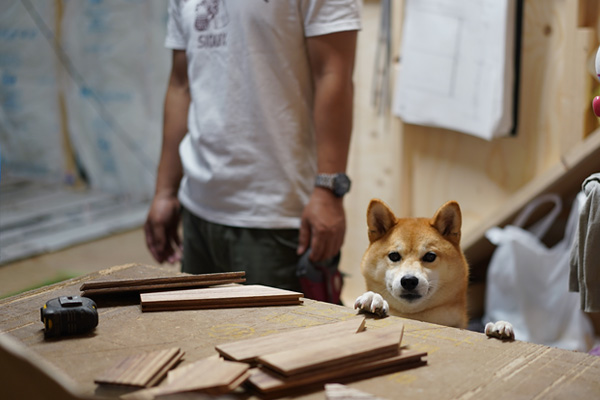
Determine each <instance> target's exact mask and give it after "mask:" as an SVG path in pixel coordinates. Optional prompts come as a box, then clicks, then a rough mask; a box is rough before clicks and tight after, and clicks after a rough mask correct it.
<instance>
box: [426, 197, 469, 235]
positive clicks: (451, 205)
mask: <svg viewBox="0 0 600 400" xmlns="http://www.w3.org/2000/svg"><path fill="white" fill-rule="evenodd" d="M461 224H462V214H461V212H460V207H459V205H458V203H457V202H456V201H449V202H447V203H446V204H444V205H443V206H441V207H440V208H439V209H438V210H437V211H436V213H435V215H434V216H433V218H432V219H431V225H432V226H433V227H434V228H435V229H437V231H438V232H439V233H440V234H441V235H442V236H443V237H445V238H446V239H447V240H448V241H450V242H451V243H453V244H455V245H456V246H459V245H460V227H461Z"/></svg>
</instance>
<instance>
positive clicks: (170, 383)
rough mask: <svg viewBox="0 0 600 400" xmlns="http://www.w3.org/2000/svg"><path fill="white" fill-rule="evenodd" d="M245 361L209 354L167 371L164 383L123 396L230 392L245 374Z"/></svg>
mask: <svg viewBox="0 0 600 400" xmlns="http://www.w3.org/2000/svg"><path fill="white" fill-rule="evenodd" d="M249 368H250V366H249V365H248V364H244V363H239V362H234V361H225V360H223V359H221V358H218V357H209V358H205V359H202V360H199V361H196V362H194V363H192V364H188V365H186V366H183V367H180V368H177V369H174V370H172V371H170V372H169V375H168V376H167V379H166V383H165V384H162V385H161V386H158V387H154V388H150V389H144V390H140V391H137V392H134V393H131V394H128V395H125V396H121V398H123V399H127V400H151V399H154V398H157V397H160V396H165V395H169V394H175V393H186V392H197V393H205V394H210V395H222V394H227V393H231V392H233V391H234V390H235V389H237V388H238V387H239V386H240V385H241V384H242V383H243V382H244V381H246V379H248V376H249V374H250V373H249Z"/></svg>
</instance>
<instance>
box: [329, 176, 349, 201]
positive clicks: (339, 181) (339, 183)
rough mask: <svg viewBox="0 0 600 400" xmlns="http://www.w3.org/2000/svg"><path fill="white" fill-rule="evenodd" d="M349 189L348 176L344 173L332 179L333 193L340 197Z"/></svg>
mask: <svg viewBox="0 0 600 400" xmlns="http://www.w3.org/2000/svg"><path fill="white" fill-rule="evenodd" d="M349 191H350V178H348V175H346V174H338V175H336V176H335V178H334V179H333V194H335V195H336V196H337V197H342V196H343V195H345V194H346V193H348V192H349Z"/></svg>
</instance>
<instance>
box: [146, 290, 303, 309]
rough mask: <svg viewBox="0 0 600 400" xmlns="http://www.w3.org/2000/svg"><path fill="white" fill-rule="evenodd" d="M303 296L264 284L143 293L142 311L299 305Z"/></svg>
mask: <svg viewBox="0 0 600 400" xmlns="http://www.w3.org/2000/svg"><path fill="white" fill-rule="evenodd" d="M302 296H303V295H302V293H299V292H293V291H291V290H284V289H278V288H272V287H268V286H262V285H240V286H226V287H211V288H202V289H188V290H175V291H169V292H156V293H142V294H141V295H140V298H141V303H142V311H167V310H171V311H173V310H193V309H205V308H227V307H256V306H269V305H297V304H300V303H301V300H300V298H301V297H302Z"/></svg>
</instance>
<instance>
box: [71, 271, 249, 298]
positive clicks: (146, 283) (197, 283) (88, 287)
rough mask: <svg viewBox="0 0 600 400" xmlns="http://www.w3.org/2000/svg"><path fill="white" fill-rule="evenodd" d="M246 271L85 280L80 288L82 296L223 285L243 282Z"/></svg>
mask: <svg viewBox="0 0 600 400" xmlns="http://www.w3.org/2000/svg"><path fill="white" fill-rule="evenodd" d="M245 275H246V273H245V272H244V271H241V272H226V273H215V274H201V275H181V276H174V277H166V278H153V279H120V280H100V281H93V282H87V283H84V284H83V285H81V287H80V289H79V290H81V292H82V295H84V296H94V295H104V294H117V293H128V292H137V293H142V292H155V291H165V290H176V289H184V288H198V287H206V286H215V285H223V284H229V283H244V282H245V281H246V278H245Z"/></svg>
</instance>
